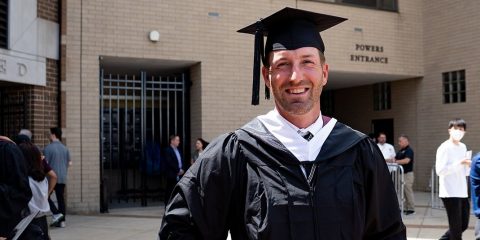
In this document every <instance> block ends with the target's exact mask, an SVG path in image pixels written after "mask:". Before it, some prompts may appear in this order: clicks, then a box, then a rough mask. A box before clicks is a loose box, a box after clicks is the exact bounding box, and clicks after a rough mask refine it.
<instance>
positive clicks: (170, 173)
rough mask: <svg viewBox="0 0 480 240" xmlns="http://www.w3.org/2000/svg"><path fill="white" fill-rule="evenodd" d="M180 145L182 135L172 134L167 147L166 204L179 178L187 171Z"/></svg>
mask: <svg viewBox="0 0 480 240" xmlns="http://www.w3.org/2000/svg"><path fill="white" fill-rule="evenodd" d="M179 145H180V136H178V135H172V136H170V145H169V146H168V147H167V148H166V149H165V175H166V180H167V183H166V185H167V186H166V189H165V206H167V202H168V199H169V198H170V194H171V193H172V191H173V188H174V187H175V184H177V182H178V180H180V178H181V177H182V175H183V174H184V173H185V171H184V170H183V161H182V156H181V155H180V152H179V151H178V146H179Z"/></svg>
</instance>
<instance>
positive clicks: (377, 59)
mask: <svg viewBox="0 0 480 240" xmlns="http://www.w3.org/2000/svg"><path fill="white" fill-rule="evenodd" d="M355 52H358V53H356V54H351V55H350V61H352V62H367V63H380V64H388V57H384V56H381V53H383V46H378V45H367V44H358V43H357V44H355Z"/></svg>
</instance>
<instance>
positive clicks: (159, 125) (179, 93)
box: [100, 70, 189, 212]
mask: <svg viewBox="0 0 480 240" xmlns="http://www.w3.org/2000/svg"><path fill="white" fill-rule="evenodd" d="M187 76H188V75H187V74H186V73H180V74H176V75H169V76H150V75H148V74H147V73H146V72H141V73H140V75H139V76H134V75H122V76H120V75H111V74H105V73H104V72H103V70H102V71H101V73H100V142H101V146H100V159H101V179H102V183H101V193H100V195H101V196H100V197H101V211H102V212H107V211H108V208H109V207H112V205H115V204H125V203H128V204H132V203H133V204H136V203H137V201H139V203H140V204H141V206H146V205H147V201H148V200H150V199H151V200H160V199H163V197H164V196H163V192H164V187H163V185H164V183H163V182H164V181H163V176H162V175H163V174H162V164H161V161H162V159H161V157H160V156H161V151H162V150H163V147H166V146H167V145H168V144H169V136H170V135H172V134H177V135H179V136H180V137H181V139H182V141H186V140H187V139H189V134H187V133H188V132H189V130H188V129H187V128H188V124H187V119H188V117H189V116H188V113H189V109H188V99H187V98H188V96H187V87H188V84H187V82H188V80H187ZM180 148H181V151H182V152H183V153H184V154H183V156H184V160H185V158H186V157H187V156H189V154H188V152H186V151H185V144H181V146H180Z"/></svg>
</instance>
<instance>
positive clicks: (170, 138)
mask: <svg viewBox="0 0 480 240" xmlns="http://www.w3.org/2000/svg"><path fill="white" fill-rule="evenodd" d="M176 137H180V136H178V135H177V134H173V135H170V137H169V138H168V139H169V140H170V141H169V143H172V141H173V139H175V138H176Z"/></svg>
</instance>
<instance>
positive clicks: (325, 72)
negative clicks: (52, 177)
mask: <svg viewBox="0 0 480 240" xmlns="http://www.w3.org/2000/svg"><path fill="white" fill-rule="evenodd" d="M322 75H323V82H322V86H325V85H326V84H327V82H328V64H326V63H324V64H323V67H322Z"/></svg>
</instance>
